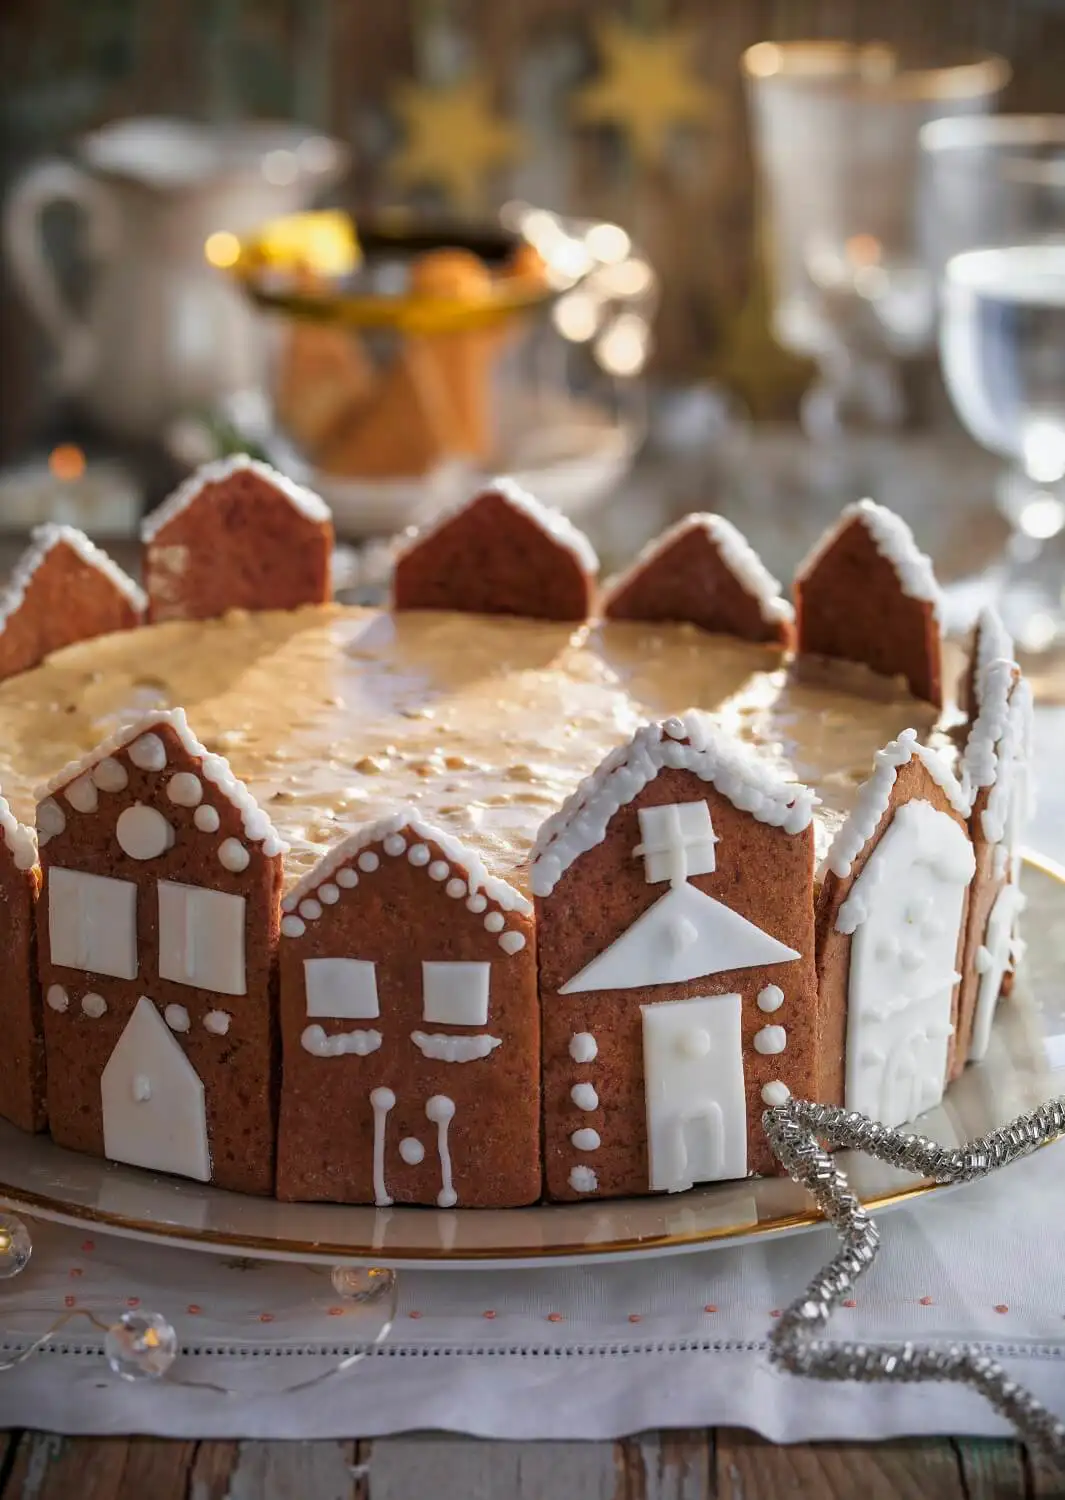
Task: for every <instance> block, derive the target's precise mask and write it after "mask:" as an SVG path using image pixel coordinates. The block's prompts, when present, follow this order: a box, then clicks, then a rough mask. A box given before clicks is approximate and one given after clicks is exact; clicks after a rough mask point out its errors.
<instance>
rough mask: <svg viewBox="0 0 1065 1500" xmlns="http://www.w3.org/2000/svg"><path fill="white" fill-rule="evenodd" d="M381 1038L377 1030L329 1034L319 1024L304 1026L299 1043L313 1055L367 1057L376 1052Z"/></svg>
mask: <svg viewBox="0 0 1065 1500" xmlns="http://www.w3.org/2000/svg"><path fill="white" fill-rule="evenodd" d="M382 1040H383V1038H382V1036H381V1033H380V1032H379V1031H374V1030H373V1029H372V1028H371V1029H370V1030H366V1031H363V1030H358V1031H338V1032H335V1033H334V1034H333V1035H332V1036H329V1035H328V1034H327V1033H326V1031H325V1029H324V1028H323V1027H321V1026H318V1025H314V1026H305V1027H304V1028H303V1034H302V1035H301V1037H300V1045H301V1046H302V1047H303V1049H304V1051H305V1052H310V1053H311V1054H312V1055H313V1056H314V1057H346V1056H347V1055H348V1054H349V1053H351V1054H354V1056H355V1057H368V1056H369V1055H370V1053H371V1052H376V1051H377V1049H378V1048H379V1047H380V1045H381V1042H382Z"/></svg>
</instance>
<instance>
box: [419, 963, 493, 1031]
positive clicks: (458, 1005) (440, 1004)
mask: <svg viewBox="0 0 1065 1500" xmlns="http://www.w3.org/2000/svg"><path fill="white" fill-rule="evenodd" d="M491 967H492V966H491V964H473V963H423V964H422V999H423V1004H424V1010H423V1014H424V1017H425V1019H426V1020H427V1021H441V1022H443V1024H444V1025H445V1026H484V1025H486V1024H487V1021H488V971H489V969H490V968H491Z"/></svg>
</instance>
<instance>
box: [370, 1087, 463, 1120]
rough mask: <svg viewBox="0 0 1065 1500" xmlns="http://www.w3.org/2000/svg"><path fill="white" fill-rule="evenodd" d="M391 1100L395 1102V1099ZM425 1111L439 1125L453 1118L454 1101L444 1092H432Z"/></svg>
mask: <svg viewBox="0 0 1065 1500" xmlns="http://www.w3.org/2000/svg"><path fill="white" fill-rule="evenodd" d="M371 1097H372V1096H371ZM392 1102H393V1103H395V1100H393V1101H392ZM425 1113H426V1116H427V1118H428V1119H430V1120H432V1122H433V1124H434V1125H439V1124H440V1123H441V1122H442V1121H444V1120H451V1119H454V1116H455V1101H454V1099H449V1098H448V1096H447V1095H446V1094H434V1095H433V1097H432V1098H431V1099H429V1100H428V1101H427V1103H426V1106H425Z"/></svg>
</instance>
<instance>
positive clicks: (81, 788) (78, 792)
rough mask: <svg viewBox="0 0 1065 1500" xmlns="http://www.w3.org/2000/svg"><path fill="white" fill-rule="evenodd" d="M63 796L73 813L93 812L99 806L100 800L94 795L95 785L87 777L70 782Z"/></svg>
mask: <svg viewBox="0 0 1065 1500" xmlns="http://www.w3.org/2000/svg"><path fill="white" fill-rule="evenodd" d="M63 796H64V797H65V798H66V799H67V801H68V802H69V803H70V805H71V807H72V808H73V809H74V810H75V812H82V813H91V812H95V811H96V809H97V807H99V805H100V799H99V797H98V796H97V794H96V784H95V782H94V781H93V779H92V777H91V776H89V775H85V776H79V777H78V778H77V780H76V781H72V782H71V783H70V785H69V786H68V787H67V788H66V790H65V791H64V792H63Z"/></svg>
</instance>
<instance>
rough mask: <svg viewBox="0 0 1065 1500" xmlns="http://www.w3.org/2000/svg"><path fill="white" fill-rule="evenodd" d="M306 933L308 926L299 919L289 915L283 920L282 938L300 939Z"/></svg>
mask: <svg viewBox="0 0 1065 1500" xmlns="http://www.w3.org/2000/svg"><path fill="white" fill-rule="evenodd" d="M306 931H307V924H306V923H305V922H301V921H300V919H299V917H293V916H291V915H288V916H284V917H282V918H281V936H282V937H289V938H298V937H302V936H303V934H304V933H305V932H306Z"/></svg>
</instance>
